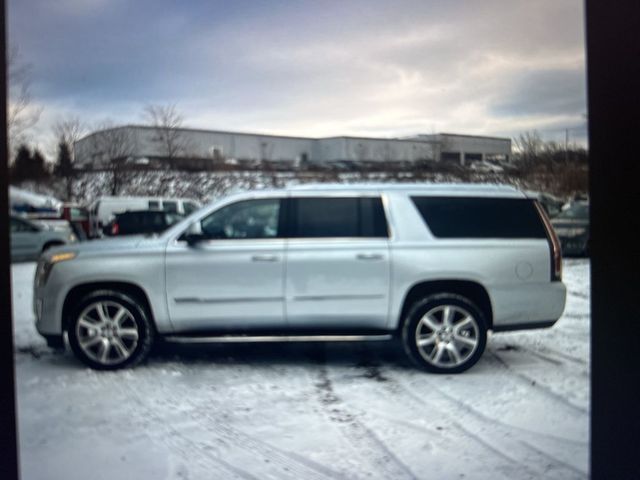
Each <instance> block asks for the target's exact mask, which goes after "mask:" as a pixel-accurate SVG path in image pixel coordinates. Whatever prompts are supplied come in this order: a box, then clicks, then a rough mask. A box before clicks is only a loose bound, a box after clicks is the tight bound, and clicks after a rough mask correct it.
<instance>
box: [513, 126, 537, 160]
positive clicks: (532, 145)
mask: <svg viewBox="0 0 640 480" xmlns="http://www.w3.org/2000/svg"><path fill="white" fill-rule="evenodd" d="M513 144H514V146H515V148H516V151H517V152H518V153H519V155H520V159H521V160H522V161H523V162H524V163H525V164H526V163H530V162H532V161H535V160H536V159H537V158H538V156H539V155H540V153H541V152H542V150H543V148H544V146H545V145H544V141H543V140H542V137H541V136H540V133H539V132H538V131H537V130H532V131H527V132H523V133H521V134H520V135H518V136H517V137H516V138H514V139H513Z"/></svg>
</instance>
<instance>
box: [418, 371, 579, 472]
mask: <svg viewBox="0 0 640 480" xmlns="http://www.w3.org/2000/svg"><path fill="white" fill-rule="evenodd" d="M423 375H428V374H423ZM424 383H425V384H426V385H429V391H428V392H426V393H425V397H426V398H432V397H433V393H434V392H435V393H437V394H439V398H440V399H443V400H445V402H446V403H447V404H448V405H449V406H450V409H451V410H453V411H454V412H458V414H461V416H464V417H466V418H465V421H466V422H469V421H471V423H475V422H478V423H476V426H477V427H478V429H477V430H482V425H484V426H487V427H488V428H489V429H490V430H493V431H494V432H495V433H496V435H493V436H492V437H491V439H488V440H487V442H488V443H489V444H491V445H495V444H496V443H498V444H500V443H502V442H504V443H502V446H501V447H500V448H501V449H502V450H504V451H513V446H514V442H513V441H511V440H509V437H512V436H513V433H514V432H520V435H521V436H524V437H531V438H537V439H538V440H543V441H544V443H545V444H549V443H555V445H556V446H557V447H558V448H559V449H562V450H566V449H567V447H570V448H573V449H576V448H580V449H581V448H586V446H587V445H588V444H587V442H581V441H576V440H571V439H567V438H562V437H557V436H555V435H551V434H545V433H540V432H536V431H533V430H529V429H527V428H523V427H518V426H515V425H511V424H508V423H505V422H502V421H500V420H497V419H495V418H492V417H489V416H488V415H486V414H484V413H483V412H480V411H478V410H476V409H475V408H473V407H472V406H470V405H468V404H467V403H465V402H463V401H462V400H459V399H457V398H455V397H453V396H452V395H450V394H448V393H446V392H444V391H443V390H442V389H441V388H439V387H436V386H435V385H434V384H433V383H432V382H431V381H430V380H426V382H424ZM406 388H407V389H409V387H406ZM419 389H420V390H422V389H421V388H419ZM416 395H417V394H416ZM418 398H421V397H420V396H419V395H418ZM422 401H423V402H424V403H425V405H428V406H429V407H430V408H433V403H432V402H431V401H427V400H424V399H423V400H422ZM436 408H437V407H436ZM465 414H470V415H471V418H470V417H469V415H465ZM474 430H476V429H475V428H474ZM519 443H520V445H522V446H523V447H524V448H525V450H526V451H524V452H523V451H520V452H519V453H518V458H519V459H520V460H519V462H520V465H522V464H523V463H522V459H525V458H527V459H528V458H530V457H531V456H533V457H534V459H532V460H531V461H530V462H529V464H530V465H531V464H533V465H542V464H546V465H548V466H549V468H551V469H554V470H557V471H558V475H559V476H558V477H552V478H562V479H566V478H581V479H582V478H587V473H586V472H584V471H582V470H580V469H579V468H576V467H574V466H570V468H569V467H568V465H569V464H567V463H566V462H565V461H563V460H558V459H556V458H555V457H553V456H552V455H550V454H548V453H546V452H543V451H542V450H540V449H539V448H535V447H533V446H532V445H531V444H530V443H529V442H528V441H520V442H519ZM496 448H499V447H498V446H496ZM576 472H577V473H576ZM543 473H544V475H543V477H540V478H549V477H548V475H549V472H548V471H545V472H543ZM568 473H570V474H571V476H567V474H568ZM575 475H578V476H577V477H576V476H575Z"/></svg>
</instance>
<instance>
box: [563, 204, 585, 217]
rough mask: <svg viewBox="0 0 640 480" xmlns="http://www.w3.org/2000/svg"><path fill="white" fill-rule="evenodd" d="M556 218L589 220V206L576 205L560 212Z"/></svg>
mask: <svg viewBox="0 0 640 480" xmlns="http://www.w3.org/2000/svg"><path fill="white" fill-rule="evenodd" d="M556 218H567V219H573V220H587V219H588V218H589V205H588V204H586V203H574V204H573V205H571V206H570V207H569V208H567V209H566V210H564V211H562V212H560V213H559V214H558V216H557V217H556Z"/></svg>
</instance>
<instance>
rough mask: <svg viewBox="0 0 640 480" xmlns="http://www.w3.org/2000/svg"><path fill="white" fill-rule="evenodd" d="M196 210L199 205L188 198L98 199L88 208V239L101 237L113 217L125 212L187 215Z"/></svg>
mask: <svg viewBox="0 0 640 480" xmlns="http://www.w3.org/2000/svg"><path fill="white" fill-rule="evenodd" d="M198 208H200V203H199V202H197V201H196V200H193V199H190V198H163V197H99V198H97V199H96V200H95V201H94V202H92V203H91V205H90V207H89V214H90V221H89V223H90V237H92V238H96V237H100V236H102V234H103V231H104V229H105V227H106V226H107V225H108V224H109V223H110V222H111V221H112V220H113V218H114V216H115V215H116V214H117V213H122V212H126V211H127V210H161V211H165V212H170V213H179V214H181V215H189V214H190V213H191V212H193V211H195V210H197V209H198Z"/></svg>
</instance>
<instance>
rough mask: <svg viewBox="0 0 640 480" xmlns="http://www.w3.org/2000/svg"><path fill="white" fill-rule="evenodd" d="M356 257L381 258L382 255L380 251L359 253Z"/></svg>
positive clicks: (364, 258) (362, 258) (363, 258)
mask: <svg viewBox="0 0 640 480" xmlns="http://www.w3.org/2000/svg"><path fill="white" fill-rule="evenodd" d="M356 258H357V259H358V260H382V259H383V258H384V256H383V255H382V254H381V253H359V254H357V255H356Z"/></svg>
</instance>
